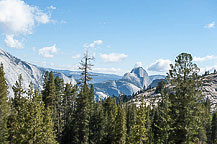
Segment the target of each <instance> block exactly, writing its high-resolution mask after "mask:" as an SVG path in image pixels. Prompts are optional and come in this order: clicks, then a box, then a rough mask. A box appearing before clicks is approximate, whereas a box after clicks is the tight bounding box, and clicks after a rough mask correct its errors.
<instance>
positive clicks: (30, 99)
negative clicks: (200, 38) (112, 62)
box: [0, 53, 217, 144]
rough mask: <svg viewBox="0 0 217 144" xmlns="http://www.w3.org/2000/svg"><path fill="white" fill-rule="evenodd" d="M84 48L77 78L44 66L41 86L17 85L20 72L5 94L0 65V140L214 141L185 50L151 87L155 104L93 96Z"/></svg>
mask: <svg viewBox="0 0 217 144" xmlns="http://www.w3.org/2000/svg"><path fill="white" fill-rule="evenodd" d="M91 60H92V59H91V58H89V57H88V55H87V54H86V55H85V57H84V58H83V59H82V61H81V65H80V69H81V70H82V73H81V78H80V83H78V85H72V84H71V83H67V84H65V83H64V80H63V79H62V78H59V77H58V76H57V77H54V74H53V72H46V74H45V76H44V84H43V90H42V91H39V90H37V89H33V84H32V83H30V84H29V88H28V91H25V90H24V88H23V80H22V75H20V76H19V78H18V80H17V82H16V84H15V85H14V86H13V91H14V97H11V98H9V99H8V92H7V88H8V86H7V83H6V80H5V77H4V75H5V73H4V68H3V67H4V66H3V65H1V67H0V134H1V135H0V143H3V144H5V143H6V144H7V143H10V144H22V143H24V144H25V143H28V144H55V143H61V144H125V143H126V144H162V143H165V144H168V143H171V144H182V143H186V144H190V143H195V144H196V143H197V144H198V143H203V144H205V143H207V144H215V143H217V116H216V114H217V113H216V111H213V112H211V111H210V100H209V99H208V98H207V99H204V97H205V95H203V93H202V85H203V81H202V79H201V76H200V75H199V68H198V67H197V65H196V64H194V63H193V62H192V56H191V55H190V54H187V53H182V54H180V55H178V56H177V57H176V59H175V64H174V65H171V69H170V71H169V72H168V74H167V77H166V83H167V84H166V83H165V82H162V83H161V85H160V86H158V88H157V91H158V93H160V98H159V100H158V102H157V104H156V105H151V104H150V103H149V104H147V103H145V101H144V97H143V96H141V97H137V99H134V102H133V103H132V102H129V101H128V98H126V97H125V96H124V95H122V96H120V97H119V98H112V97H108V98H106V99H102V100H100V101H97V100H96V99H95V98H94V88H93V85H92V84H91V75H90V74H89V71H90V70H91V67H92V66H93V65H92V64H91Z"/></svg>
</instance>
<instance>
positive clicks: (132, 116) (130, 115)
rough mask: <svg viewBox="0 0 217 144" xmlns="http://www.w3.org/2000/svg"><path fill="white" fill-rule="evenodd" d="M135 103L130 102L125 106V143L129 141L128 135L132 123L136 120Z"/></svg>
mask: <svg viewBox="0 0 217 144" xmlns="http://www.w3.org/2000/svg"><path fill="white" fill-rule="evenodd" d="M136 109H137V108H136V105H135V104H130V105H127V106H126V111H127V112H126V127H127V138H126V141H127V144H129V143H130V135H131V133H132V125H133V124H134V123H135V121H136Z"/></svg>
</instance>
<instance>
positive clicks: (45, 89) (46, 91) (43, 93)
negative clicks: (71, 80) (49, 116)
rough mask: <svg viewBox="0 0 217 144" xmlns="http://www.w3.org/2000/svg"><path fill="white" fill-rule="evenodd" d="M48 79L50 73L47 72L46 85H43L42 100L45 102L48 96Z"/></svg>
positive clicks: (45, 76)
mask: <svg viewBox="0 0 217 144" xmlns="http://www.w3.org/2000/svg"><path fill="white" fill-rule="evenodd" d="M48 78H49V72H48V71H46V72H45V74H44V83H43V90H42V92H41V93H42V99H43V101H44V102H45V99H46V97H47V96H48Z"/></svg>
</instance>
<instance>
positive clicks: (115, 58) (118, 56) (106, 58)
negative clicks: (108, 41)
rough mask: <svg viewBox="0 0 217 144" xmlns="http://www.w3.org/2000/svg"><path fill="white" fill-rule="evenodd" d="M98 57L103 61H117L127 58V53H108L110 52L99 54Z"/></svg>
mask: <svg viewBox="0 0 217 144" xmlns="http://www.w3.org/2000/svg"><path fill="white" fill-rule="evenodd" d="M100 57H101V58H102V59H103V60H104V61H105V62H119V61H122V60H123V59H125V58H127V57H128V55H126V54H123V53H122V54H117V53H110V54H100Z"/></svg>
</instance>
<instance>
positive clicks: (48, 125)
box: [42, 107, 57, 144]
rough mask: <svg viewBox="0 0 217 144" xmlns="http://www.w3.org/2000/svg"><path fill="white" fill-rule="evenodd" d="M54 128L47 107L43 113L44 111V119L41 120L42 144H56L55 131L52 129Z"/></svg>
mask: <svg viewBox="0 0 217 144" xmlns="http://www.w3.org/2000/svg"><path fill="white" fill-rule="evenodd" d="M53 127H54V123H53V120H52V115H51V110H50V108H49V107H48V108H47V109H46V110H45V111H44V119H43V139H42V141H43V142H42V143H45V144H56V143H57V141H56V135H55V131H54V129H53Z"/></svg>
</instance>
